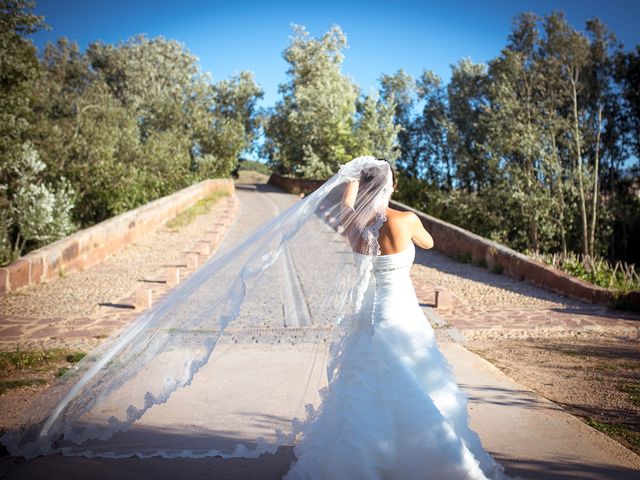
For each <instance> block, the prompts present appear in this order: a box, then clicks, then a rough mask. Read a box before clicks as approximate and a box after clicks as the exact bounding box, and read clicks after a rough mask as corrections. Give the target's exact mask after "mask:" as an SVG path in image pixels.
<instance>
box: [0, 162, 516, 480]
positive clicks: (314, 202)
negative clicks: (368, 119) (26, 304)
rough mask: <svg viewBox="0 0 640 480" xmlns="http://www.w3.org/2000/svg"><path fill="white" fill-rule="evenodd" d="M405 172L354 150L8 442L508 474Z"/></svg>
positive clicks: (41, 448) (24, 451) (327, 467)
mask: <svg viewBox="0 0 640 480" xmlns="http://www.w3.org/2000/svg"><path fill="white" fill-rule="evenodd" d="M394 188H395V175H394V172H393V169H392V168H391V165H390V164H389V162H387V161H385V160H381V159H376V158H374V157H370V156H366V157H358V158H356V159H354V160H352V161H350V162H348V163H346V164H344V165H342V167H341V168H340V170H339V171H338V172H337V173H336V174H335V175H334V176H332V177H331V178H330V179H329V180H327V181H326V182H325V183H324V184H323V185H321V186H320V187H319V188H318V189H317V190H316V191H315V192H314V193H312V194H311V195H309V196H307V197H306V198H305V199H304V200H302V201H298V202H295V203H294V204H293V205H290V206H289V207H288V208H286V210H284V211H283V212H282V213H280V214H279V215H278V216H276V217H275V218H273V219H272V220H270V221H268V222H266V223H265V224H263V225H262V226H261V227H259V228H258V229H257V230H255V231H254V232H252V233H251V234H249V235H248V236H246V237H245V239H244V240H243V241H241V242H238V243H237V244H236V245H233V247H232V248H229V249H227V251H226V252H224V253H223V254H221V255H218V256H216V257H214V258H212V259H210V260H209V261H207V262H206V263H205V265H204V266H203V267H201V268H200V269H199V270H197V271H196V272H194V273H193V274H192V275H190V276H189V277H188V278H187V280H186V281H185V282H183V283H181V284H180V285H178V286H177V287H176V288H174V289H173V290H172V291H171V292H170V293H169V294H167V295H166V296H165V297H164V298H162V299H160V301H159V302H157V303H156V304H155V305H154V306H153V307H152V308H151V309H149V310H147V311H146V312H144V313H143V314H141V315H140V316H139V317H138V318H137V319H136V320H135V321H133V322H132V323H131V324H130V325H128V326H127V327H126V328H125V329H124V330H122V331H120V332H116V333H114V334H113V335H112V336H111V337H109V338H108V339H107V340H105V341H104V342H103V344H101V345H100V346H99V347H98V348H97V349H96V350H94V351H93V352H90V353H89V354H88V355H87V356H86V357H84V358H83V360H82V361H81V362H80V363H78V364H77V366H76V367H75V368H74V369H72V370H71V371H69V372H68V373H67V374H65V375H64V376H63V377H62V378H60V379H59V380H58V381H57V382H56V383H55V384H54V385H53V386H52V387H50V388H49V389H47V390H46V391H45V392H44V393H43V394H42V395H41V396H40V397H39V398H38V399H36V400H35V401H34V402H33V403H32V404H31V406H30V409H29V411H28V412H27V413H26V414H25V416H24V417H23V418H22V419H21V420H20V422H19V427H18V428H16V429H14V430H11V431H9V432H7V433H6V434H5V435H3V436H2V437H0V442H2V443H3V444H4V445H5V446H6V447H7V449H8V450H9V452H10V453H11V454H12V455H15V456H23V457H25V458H27V459H31V458H34V457H37V456H40V455H51V454H62V455H82V456H86V457H94V456H103V457H110V458H123V457H130V456H138V457H141V458H147V457H153V456H160V457H164V458H175V457H190V458H202V457H214V456H219V457H223V458H233V457H247V458H256V457H259V456H261V455H263V454H273V453H276V452H277V451H278V448H279V447H281V446H287V445H295V447H294V453H295V455H296V457H297V460H296V461H295V462H294V463H293V464H292V466H291V468H290V470H289V472H288V473H287V475H286V478H287V479H325V478H326V479H340V478H344V479H414V478H415V479H418V478H419V479H438V480H440V479H451V480H455V479H486V478H490V479H502V478H507V477H506V476H504V473H503V468H502V467H501V466H500V465H499V464H498V463H496V462H495V460H494V459H493V458H492V457H491V456H490V455H489V454H488V453H487V452H486V451H485V450H484V449H483V447H482V445H481V442H480V439H479V437H478V435H477V434H476V433H475V432H473V431H472V430H471V429H470V428H469V426H468V414H467V399H466V397H465V395H464V394H463V393H462V392H461V391H460V389H459V388H458V386H457V385H456V383H455V379H454V378H453V375H452V373H451V370H450V367H449V365H448V364H447V362H446V360H445V359H444V357H443V356H442V354H441V352H440V351H439V349H438V346H437V344H436V341H435V338H434V333H433V330H432V329H431V327H430V325H429V323H428V322H427V320H426V318H425V316H424V314H423V313H422V310H421V309H420V307H419V304H418V301H417V299H416V295H415V291H414V289H413V285H412V283H411V279H410V277H409V270H410V267H411V265H412V262H413V260H414V256H415V247H414V244H415V245H417V246H418V247H421V248H431V247H432V246H433V240H432V239H431V236H430V235H429V233H428V232H427V231H426V230H425V229H424V228H423V227H422V224H421V222H420V221H419V219H418V218H417V216H415V215H414V214H412V213H406V212H399V211H396V210H393V209H390V208H389V207H388V203H389V199H390V196H391V193H392V191H393V189H394ZM287 198H289V197H287ZM327 344H328V345H329V348H328V349H327V348H325V345H327ZM323 371H324V374H323V373H322V372H323ZM323 385H324V386H323ZM321 387H322V388H321ZM318 394H319V396H318ZM303 406H304V408H302V407H303ZM301 409H302V416H303V418H302V419H300V418H299V417H300V414H301Z"/></svg>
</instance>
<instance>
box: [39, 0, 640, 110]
mask: <svg viewBox="0 0 640 480" xmlns="http://www.w3.org/2000/svg"><path fill="white" fill-rule="evenodd" d="M556 9H560V10H563V11H564V12H565V13H566V15H567V18H568V20H569V22H570V23H571V24H572V25H573V26H574V27H575V28H577V29H579V30H581V29H583V28H584V24H585V20H586V19H588V18H591V17H594V16H596V17H599V18H600V19H601V20H603V21H604V22H605V23H606V24H607V25H608V26H609V27H610V28H611V29H612V30H613V31H614V32H615V33H616V35H617V36H618V39H619V40H621V41H622V42H623V43H624V46H625V49H626V50H628V49H631V48H633V47H634V46H635V45H637V44H638V43H640V28H638V27H637V22H638V19H639V18H640V2H638V1H634V0H608V1H606V2H605V1H602V0H601V1H594V0H573V1H543V0H536V1H519V0H512V1H507V0H494V1H484V2H483V1H480V0H476V1H467V0H444V1H442V0H441V1H422V2H411V1H395V2H391V1H387V2H383V1H351V2H350V1H346V0H344V1H341V2H336V1H333V0H327V1H324V2H311V3H310V4H305V2H303V1H301V0H299V1H296V2H266V1H262V2H255V1H252V0H245V1H241V2H232V1H225V2H216V1H202V0H201V1H193V0H181V1H179V2H177V1H173V2H170V1H165V0H155V1H147V0H128V1H125V0H109V1H98V0H37V1H36V8H35V12H36V13H37V14H40V15H44V16H45V21H46V22H47V23H48V24H49V25H50V26H51V27H52V30H50V31H43V32H39V33H37V34H35V35H33V36H32V39H33V41H34V43H35V44H36V45H37V46H38V47H39V48H42V47H43V46H44V45H45V44H46V42H47V41H55V39H57V38H58V37H60V36H66V37H67V38H69V39H70V40H73V41H76V42H77V43H78V44H79V45H80V47H81V48H82V49H84V48H85V47H86V46H87V45H88V44H89V43H91V42H92V41H94V40H101V41H103V42H107V43H117V42H118V41H119V40H126V39H127V38H129V37H131V36H134V35H136V34H138V33H145V34H147V35H148V36H149V37H155V36H157V35H162V36H164V37H165V38H171V39H176V40H179V41H180V42H182V43H184V44H185V46H186V47H187V48H188V49H189V50H190V51H191V52H192V53H193V54H195V55H196V56H198V57H199V59H200V64H201V67H202V69H203V70H205V71H209V72H211V74H212V76H213V79H214V80H220V79H222V78H226V77H228V76H230V75H232V74H233V73H235V72H238V71H240V70H251V71H253V72H254V73H255V75H256V80H257V82H258V83H259V84H260V85H261V86H262V88H263V89H264V90H265V97H264V99H263V101H262V105H263V106H270V105H273V104H274V103H275V101H276V100H277V99H278V98H279V95H278V90H277V89H278V84H279V83H281V82H284V81H285V80H286V70H287V64H286V62H285V61H284V60H283V59H282V51H283V50H284V49H285V48H286V46H287V44H288V42H289V36H290V35H291V28H290V25H291V24H292V23H297V24H301V25H304V26H306V27H307V30H308V31H309V33H310V34H311V35H312V36H314V37H319V36H321V35H322V34H323V33H324V32H326V31H327V30H328V29H329V27H330V26H331V25H332V24H338V25H340V26H341V27H342V29H343V31H344V32H345V33H346V35H347V39H348V43H349V48H348V50H347V51H346V52H345V56H346V59H345V62H344V66H343V71H344V72H345V73H346V74H348V75H350V76H351V77H352V78H353V79H354V80H355V81H356V82H357V83H358V84H359V85H360V86H361V87H362V88H363V89H364V90H365V91H367V90H369V89H371V88H377V87H378V78H379V77H380V75H381V74H382V73H394V72H396V71H397V70H398V69H400V68H403V69H404V70H405V71H406V72H408V73H410V74H412V75H414V76H418V75H420V73H421V72H422V71H423V70H424V69H429V70H433V71H435V72H436V73H437V74H438V75H440V76H441V77H443V78H444V79H445V80H448V78H449V76H450V65H451V64H452V63H455V62H457V61H458V60H459V59H461V58H463V57H469V58H471V59H472V60H473V61H474V62H486V61H488V60H490V59H491V58H493V57H495V56H496V55H497V54H498V53H499V52H500V49H501V48H503V47H504V46H505V44H506V41H507V36H508V35H509V32H510V30H511V22H512V19H513V17H514V16H515V15H516V14H517V13H519V12H522V11H533V12H535V13H538V14H540V15H543V14H546V13H549V12H551V11H553V10H556Z"/></svg>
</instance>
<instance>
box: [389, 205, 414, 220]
mask: <svg viewBox="0 0 640 480" xmlns="http://www.w3.org/2000/svg"><path fill="white" fill-rule="evenodd" d="M386 213H387V219H390V220H396V221H400V222H413V221H414V220H415V219H417V218H418V216H417V215H416V214H415V213H413V212H408V211H404V210H395V209H393V208H387V212H386Z"/></svg>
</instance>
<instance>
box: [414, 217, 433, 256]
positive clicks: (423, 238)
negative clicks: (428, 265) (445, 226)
mask: <svg viewBox="0 0 640 480" xmlns="http://www.w3.org/2000/svg"><path fill="white" fill-rule="evenodd" d="M409 226H410V229H411V240H412V241H413V243H415V244H416V245H417V246H419V247H421V248H425V249H429V248H433V237H432V236H431V234H430V233H429V232H427V230H426V229H425V228H424V226H423V225H422V222H421V221H420V218H419V217H418V215H416V214H415V213H413V212H409Z"/></svg>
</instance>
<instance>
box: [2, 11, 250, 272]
mask: <svg viewBox="0 0 640 480" xmlns="http://www.w3.org/2000/svg"><path fill="white" fill-rule="evenodd" d="M33 8H34V4H33V2H29V1H25V0H2V1H1V2H0V51H1V52H2V54H1V55H0V264H4V263H7V262H10V261H11V260H13V259H15V258H16V257H18V256H19V255H21V254H22V253H24V252H25V251H27V250H29V249H32V248H36V247H38V246H41V245H44V244H46V243H49V242H51V241H53V240H56V239H57V238H60V237H62V236H64V235H67V234H68V233H70V232H72V231H74V230H76V229H77V228H82V227H86V226H89V225H92V224H94V223H96V222H100V221H102V220H104V219H106V218H109V217H111V216H113V215H117V214H119V213H122V212H125V211H127V210H129V209H131V208H134V207H137V206H139V205H142V204H144V203H147V202H149V201H151V200H154V199H156V198H158V197H161V196H163V195H167V194H169V193H172V192H174V191H176V190H178V189H181V188H183V187H186V186H188V185H190V184H192V183H194V182H197V181H200V180H202V179H205V178H209V177H227V176H229V174H230V172H231V171H232V170H233V169H234V168H235V167H236V165H237V161H238V157H239V156H240V154H241V153H242V152H244V151H246V150H247V149H250V148H251V146H252V144H253V142H254V139H255V137H256V134H257V129H258V126H259V125H258V117H257V115H256V112H257V107H256V102H257V101H258V99H259V98H260V97H261V96H262V90H261V89H260V87H259V86H258V85H257V84H256V82H255V80H254V78H253V75H252V74H251V73H250V72H246V71H245V72H240V73H238V74H237V75H234V76H233V77H231V78H229V79H225V80H221V81H218V82H212V80H211V78H210V77H209V75H208V74H205V73H203V72H202V71H201V69H200V66H199V63H198V59H197V58H196V57H195V56H194V55H192V54H191V53H190V52H189V51H188V50H187V49H186V48H185V47H184V45H182V44H180V43H179V42H176V41H174V40H167V39H164V38H162V37H158V38H153V39H149V38H146V37H145V36H137V37H134V38H131V39H129V40H127V41H124V42H121V43H119V44H118V45H110V44H105V43H102V42H93V43H91V44H90V45H89V46H88V48H87V49H86V50H85V51H84V52H81V51H80V49H79V48H78V46H77V45H76V44H74V43H70V42H69V41H68V40H67V39H65V38H60V39H58V41H57V42H56V43H55V44H51V43H49V44H48V45H47V46H46V48H44V50H43V52H41V54H38V51H37V49H36V48H35V46H34V45H33V43H32V42H31V41H29V40H28V39H27V36H28V35H29V34H31V33H34V32H36V31H38V30H40V29H42V28H46V25H45V23H44V20H43V18H42V17H40V16H37V15H34V14H33V13H32V11H33Z"/></svg>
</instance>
